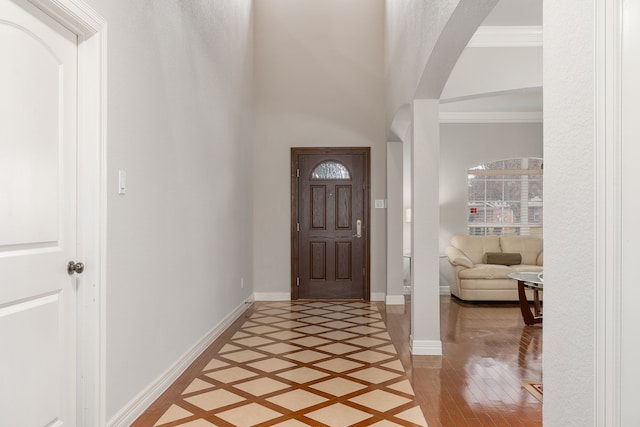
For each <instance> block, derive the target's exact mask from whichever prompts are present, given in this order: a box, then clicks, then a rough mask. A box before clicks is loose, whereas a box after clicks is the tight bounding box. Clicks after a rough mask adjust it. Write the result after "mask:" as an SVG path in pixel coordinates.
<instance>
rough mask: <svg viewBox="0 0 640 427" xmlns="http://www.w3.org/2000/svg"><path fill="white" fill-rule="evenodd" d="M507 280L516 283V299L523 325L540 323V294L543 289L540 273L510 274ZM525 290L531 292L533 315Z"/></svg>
mask: <svg viewBox="0 0 640 427" xmlns="http://www.w3.org/2000/svg"><path fill="white" fill-rule="evenodd" d="M509 278H510V279H515V280H517V281H518V299H519V300H520V311H522V318H523V319H524V323H525V325H535V324H536V323H542V305H541V304H540V292H541V291H542V290H543V289H542V288H543V287H544V279H543V276H542V272H539V273H538V272H522V273H511V274H509ZM525 289H531V290H533V313H532V312H531V307H530V306H529V300H528V299H527V293H526V292H525Z"/></svg>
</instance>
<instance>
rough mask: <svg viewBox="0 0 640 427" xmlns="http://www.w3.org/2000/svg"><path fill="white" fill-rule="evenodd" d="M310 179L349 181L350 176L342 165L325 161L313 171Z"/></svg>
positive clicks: (332, 161) (333, 161)
mask: <svg viewBox="0 0 640 427" xmlns="http://www.w3.org/2000/svg"><path fill="white" fill-rule="evenodd" d="M311 179H351V174H350V173H349V169H347V167H346V166H345V165H343V164H342V163H340V162H336V161H335V160H327V161H324V162H322V163H320V164H319V165H318V166H316V167H315V168H314V169H313V171H312V172H311Z"/></svg>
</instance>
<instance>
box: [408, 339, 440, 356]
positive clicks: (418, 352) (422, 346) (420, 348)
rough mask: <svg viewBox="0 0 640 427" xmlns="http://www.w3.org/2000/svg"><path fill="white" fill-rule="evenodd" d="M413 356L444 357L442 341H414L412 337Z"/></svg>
mask: <svg viewBox="0 0 640 427" xmlns="http://www.w3.org/2000/svg"><path fill="white" fill-rule="evenodd" d="M411 354H413V355H414V356H442V341H440V340H414V339H413V337H412V338H411Z"/></svg>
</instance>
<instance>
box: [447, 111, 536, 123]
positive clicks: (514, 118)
mask: <svg viewBox="0 0 640 427" xmlns="http://www.w3.org/2000/svg"><path fill="white" fill-rule="evenodd" d="M440 123H542V112H541V111H526V112H506V111H498V112H477V111H473V112H458V111H441V112H440Z"/></svg>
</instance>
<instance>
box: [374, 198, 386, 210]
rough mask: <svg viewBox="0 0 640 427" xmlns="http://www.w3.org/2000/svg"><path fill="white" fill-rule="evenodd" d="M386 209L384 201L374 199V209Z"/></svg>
mask: <svg viewBox="0 0 640 427" xmlns="http://www.w3.org/2000/svg"><path fill="white" fill-rule="evenodd" d="M386 207H387V201H386V200H385V199H376V202H375V208H376V209H384V208H386Z"/></svg>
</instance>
